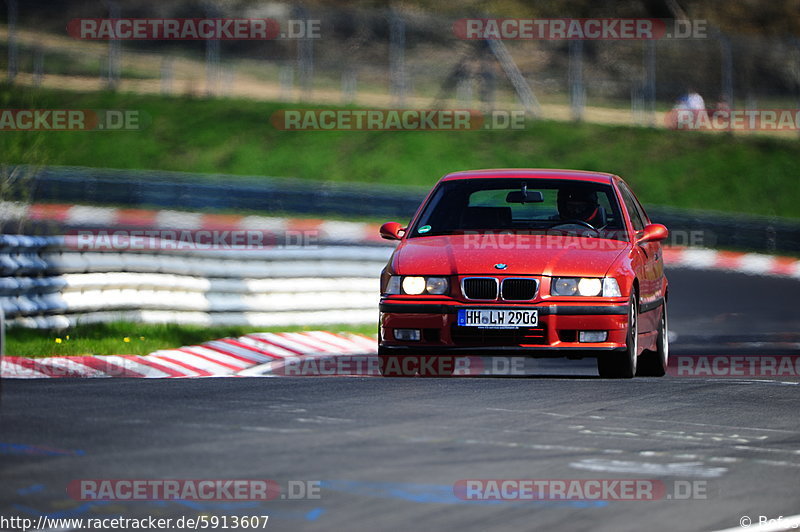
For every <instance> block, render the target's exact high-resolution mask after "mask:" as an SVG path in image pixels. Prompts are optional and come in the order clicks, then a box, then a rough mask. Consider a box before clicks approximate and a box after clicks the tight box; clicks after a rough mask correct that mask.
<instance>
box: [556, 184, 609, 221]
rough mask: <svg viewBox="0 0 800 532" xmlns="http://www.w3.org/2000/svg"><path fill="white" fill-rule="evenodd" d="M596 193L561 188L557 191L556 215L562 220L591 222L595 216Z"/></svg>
mask: <svg viewBox="0 0 800 532" xmlns="http://www.w3.org/2000/svg"><path fill="white" fill-rule="evenodd" d="M599 206H600V204H599V203H598V202H597V192H595V191H594V190H588V189H585V188H562V189H560V190H559V191H558V214H559V215H560V216H561V218H562V219H564V220H582V221H584V222H586V221H589V220H591V219H592V218H594V217H595V216H596V215H597V208H598V207H599Z"/></svg>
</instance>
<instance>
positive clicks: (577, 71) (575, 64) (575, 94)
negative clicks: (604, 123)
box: [569, 39, 586, 122]
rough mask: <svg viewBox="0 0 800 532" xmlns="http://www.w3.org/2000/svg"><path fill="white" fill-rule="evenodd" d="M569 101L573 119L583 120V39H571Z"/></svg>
mask: <svg viewBox="0 0 800 532" xmlns="http://www.w3.org/2000/svg"><path fill="white" fill-rule="evenodd" d="M569 100H570V101H569V103H570V109H571V110H572V119H573V120H574V121H576V122H580V121H581V120H583V107H584V104H585V103H586V89H585V87H584V86H583V41H582V40H578V39H576V40H572V41H569Z"/></svg>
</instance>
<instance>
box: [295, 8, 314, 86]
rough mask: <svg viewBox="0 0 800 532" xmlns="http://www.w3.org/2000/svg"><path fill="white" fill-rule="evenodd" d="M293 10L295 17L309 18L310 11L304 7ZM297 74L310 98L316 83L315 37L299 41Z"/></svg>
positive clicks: (300, 18)
mask: <svg viewBox="0 0 800 532" xmlns="http://www.w3.org/2000/svg"><path fill="white" fill-rule="evenodd" d="M292 11H293V16H294V18H295V19H299V20H306V19H308V12H307V11H306V9H305V8H304V7H301V6H295V7H294V8H293V9H292ZM297 74H298V76H299V78H300V79H299V82H300V89H301V90H302V92H303V97H304V98H309V97H310V96H311V90H312V88H313V84H314V39H309V38H308V37H307V36H305V37H303V38H302V39H298V41H297Z"/></svg>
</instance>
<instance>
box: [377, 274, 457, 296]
mask: <svg viewBox="0 0 800 532" xmlns="http://www.w3.org/2000/svg"><path fill="white" fill-rule="evenodd" d="M449 290H450V283H449V282H448V281H447V277H416V276H411V277H403V276H400V275H392V276H391V277H389V281H388V282H387V283H386V292H385V294H386V295H390V296H391V295H398V294H406V295H410V296H418V295H421V294H430V295H442V294H447V292H448V291H449Z"/></svg>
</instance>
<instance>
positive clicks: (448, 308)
mask: <svg viewBox="0 0 800 532" xmlns="http://www.w3.org/2000/svg"><path fill="white" fill-rule="evenodd" d="M489 308H491V309H501V308H504V309H515V310H522V309H536V310H538V311H539V323H538V324H537V326H536V327H523V328H519V329H495V328H479V327H459V326H458V325H457V313H458V310H459V309H489ZM627 327H628V306H627V302H626V301H625V300H624V298H621V299H620V300H615V301H604V302H597V301H595V302H587V303H577V304H576V303H533V304H524V305H497V304H492V305H487V304H482V305H481V304H469V303H464V302H460V301H453V302H436V303H433V302H430V303H427V302H426V303H423V302H407V301H391V300H384V301H382V302H381V304H380V347H381V351H382V352H384V353H396V354H398V355H400V354H409V355H412V354H413V355H427V354H429V355H460V354H464V355H467V354H469V355H526V356H536V357H563V356H596V355H598V354H600V353H602V352H608V351H622V350H624V349H626V338H627ZM394 329H419V330H420V331H421V338H420V340H419V341H400V340H396V339H395V338H394V334H393V331H394ZM579 331H606V332H607V338H606V341H605V342H597V343H585V342H579V341H578V339H579V335H578V334H579Z"/></svg>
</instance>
